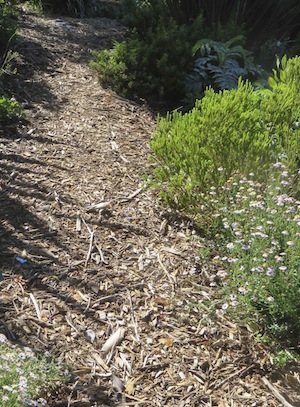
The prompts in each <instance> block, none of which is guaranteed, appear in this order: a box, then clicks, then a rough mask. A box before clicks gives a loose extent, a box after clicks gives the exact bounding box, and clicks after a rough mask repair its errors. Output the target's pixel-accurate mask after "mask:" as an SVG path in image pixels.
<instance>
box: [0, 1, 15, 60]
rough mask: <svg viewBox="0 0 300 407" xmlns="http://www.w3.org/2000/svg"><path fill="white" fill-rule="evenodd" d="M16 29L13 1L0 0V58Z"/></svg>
mask: <svg viewBox="0 0 300 407" xmlns="http://www.w3.org/2000/svg"><path fill="white" fill-rule="evenodd" d="M16 29H17V12H16V8H15V1H7V0H0V58H1V57H3V56H4V54H5V52H6V50H7V44H8V42H9V41H10V40H11V38H12V36H13V35H14V33H15V31H16ZM0 61H1V60H0ZM0 65H1V62H0Z"/></svg>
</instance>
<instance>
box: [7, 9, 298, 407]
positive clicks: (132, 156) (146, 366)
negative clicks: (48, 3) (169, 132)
mask: <svg viewBox="0 0 300 407" xmlns="http://www.w3.org/2000/svg"><path fill="white" fill-rule="evenodd" d="M126 34H127V32H126V29H125V28H124V27H122V26H120V25H119V24H117V23H116V22H115V21H113V20H109V19H88V20H87V19H81V20H79V19H78V20H75V19H70V18H50V17H45V16H36V15H30V14H28V15H24V16H23V19H22V21H21V30H20V33H19V36H18V40H17V43H16V45H15V48H16V50H17V51H18V52H19V57H18V58H17V61H16V63H17V67H18V75H16V76H14V77H12V78H10V80H9V84H8V85H9V87H10V89H11V90H12V91H13V92H14V94H15V95H16V98H17V99H18V100H19V101H20V102H22V103H23V105H24V108H25V111H26V115H27V121H26V122H24V123H23V124H19V125H18V126H17V127H15V126H6V127H5V128H2V129H0V146H1V149H0V159H1V161H0V172H1V179H0V219H1V224H0V238H1V253H0V264H1V271H2V273H3V275H4V281H3V282H2V283H1V291H0V301H1V305H0V331H1V332H2V333H4V334H5V335H6V336H7V337H8V338H9V339H10V340H11V341H17V342H18V343H20V345H24V346H30V347H32V348H34V349H36V350H37V351H41V352H45V351H49V352H50V353H51V355H53V356H54V357H55V358H56V359H58V360H59V361H61V362H63V363H66V364H67V365H68V366H69V367H70V369H71V371H72V375H73V380H72V382H71V383H70V384H68V385H67V386H65V387H64V388H62V389H58V390H57V392H56V393H55V394H48V395H46V397H47V398H48V403H49V404H48V405H49V406H53V407H54V406H56V407H58V406H61V407H64V406H65V407H66V406H87V407H88V406H101V407H102V406H103V407H105V406H145V407H146V406H157V407H158V406H159V407H160V406H170V407H174V406H178V407H179V406H180V407H192V406H206V407H209V406H218V407H227V406H228V407H229V406H230V407H233V406H234V407H238V406H241V407H245V406H249V407H250V406H252V407H254V406H264V407H275V406H276V407H278V406H282V405H283V402H284V400H283V401H279V397H280V395H281V396H282V397H284V399H285V400H286V401H287V400H290V401H291V399H289V397H291V395H292V394H293V393H295V394H297V388H298V390H299V374H298V373H295V372H294V374H292V373H285V376H284V377H283V374H282V375H281V377H280V380H281V381H282V380H283V379H286V380H285V384H284V387H279V385H280V382H279V381H278V378H276V385H277V387H276V388H277V391H278V392H279V393H280V394H276V391H275V389H274V388H272V387H270V386H273V385H275V379H274V378H273V381H272V377H271V376H270V374H269V373H270V372H271V370H270V366H271V365H270V358H269V356H268V354H267V352H266V351H265V349H264V347H263V346H262V345H259V344H257V343H255V341H254V340H253V337H252V334H251V332H250V331H249V329H247V327H243V326H238V325H237V324H235V323H233V322H231V321H229V320H227V319H225V318H221V317H217V316H216V315H215V311H214V303H215V301H216V300H217V295H216V292H215V291H213V289H212V288H211V287H210V285H209V283H210V275H211V274H213V273H215V272H216V265H214V264H213V263H212V264H206V263H205V262H204V261H203V259H202V257H201V252H202V251H203V249H204V248H205V245H206V242H205V240H204V239H203V238H201V236H199V234H198V233H197V229H196V228H195V227H194V225H193V223H192V222H191V221H189V220H186V219H184V218H182V219H181V218H179V217H178V216H175V215H174V214H173V213H172V212H171V211H169V210H168V209H166V208H163V207H161V206H160V204H159V202H158V199H157V196H156V195H155V193H154V192H153V191H150V190H145V189H144V188H143V187H144V175H145V174H150V173H151V169H152V166H153V163H151V162H150V161H149V160H148V156H149V154H150V153H151V151H150V148H149V141H150V138H151V133H152V132H153V131H154V130H155V118H154V115H153V114H152V112H151V111H149V109H147V107H146V106H143V105H141V104H136V103H134V102H131V101H129V100H126V99H122V98H120V97H118V96H117V95H115V94H114V93H113V92H111V91H110V90H107V89H103V88H102V87H101V86H100V85H99V83H98V80H97V76H96V74H95V73H94V72H93V71H92V70H91V69H90V68H89V66H88V64H87V62H88V61H89V59H90V50H91V49H96V50H100V49H104V48H107V47H109V46H110V45H111V44H112V42H113V40H118V39H119V40H120V39H122V38H124V36H126ZM18 258H21V259H24V260H26V262H25V263H24V264H21V263H20V262H19V261H18ZM271 383H273V384H271ZM287 385H289V386H290V387H289V388H288V391H287ZM297 386H298V387H297ZM298 393H299V391H298ZM295 397H296V396H295ZM295 397H294V399H293V403H294V404H293V405H294V406H298V405H300V404H299V399H298V400H296V398H295ZM291 402H292V401H291ZM297 403H298V404H297ZM285 405H288V404H285Z"/></svg>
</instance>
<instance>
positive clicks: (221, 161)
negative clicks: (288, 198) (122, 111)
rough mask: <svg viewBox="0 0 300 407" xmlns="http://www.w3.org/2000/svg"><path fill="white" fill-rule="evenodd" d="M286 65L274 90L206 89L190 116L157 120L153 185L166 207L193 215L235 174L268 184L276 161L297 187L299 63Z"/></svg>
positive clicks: (245, 86) (242, 85)
mask: <svg viewBox="0 0 300 407" xmlns="http://www.w3.org/2000/svg"><path fill="white" fill-rule="evenodd" d="M284 64H285V65H284V68H283V69H282V70H281V72H280V78H279V77H278V75H277V74H275V73H274V78H273V79H270V84H271V85H272V90H270V89H263V90H254V89H253V87H252V85H251V84H249V83H248V82H246V83H244V82H242V81H241V80H240V81H239V85H238V88H237V89H233V90H230V91H227V90H225V91H222V92H219V93H216V92H214V90H213V89H209V90H208V91H207V92H206V94H205V97H204V98H203V99H202V100H199V101H197V102H196V106H195V108H194V109H192V110H191V111H190V112H189V113H186V114H182V113H180V112H175V113H173V114H171V115H168V116H167V118H166V119H160V120H159V122H158V130H157V132H156V133H155V134H154V136H153V139H152V142H151V147H152V149H153V152H154V154H155V156H156V158H157V160H158V166H157V168H156V170H155V172H154V181H153V183H154V184H155V183H156V185H157V186H158V187H159V188H160V189H161V190H162V196H163V198H164V199H166V200H167V202H168V203H169V204H171V205H172V206H174V207H177V208H179V209H184V210H186V211H190V212H193V213H197V212H198V211H199V207H200V208H202V206H203V205H205V199H206V194H207V192H208V191H209V189H210V187H214V188H216V189H218V188H220V187H222V186H223V185H224V182H226V181H227V180H228V179H229V178H230V177H231V176H232V174H234V173H235V172H236V171H239V172H240V173H242V174H243V175H245V176H248V175H249V173H251V172H254V173H255V174H256V177H257V180H258V181H266V180H267V179H268V168H269V166H270V164H271V163H272V162H275V161H276V160H277V159H278V158H280V159H282V160H284V161H285V162H286V163H287V165H288V168H289V170H290V171H291V173H293V174H295V181H297V177H298V178H299V176H298V174H297V173H296V172H297V169H298V168H299V158H300V126H299V117H300V101H299V97H298V90H299V89H300V57H296V58H293V59H291V60H288V61H287V60H284ZM276 78H277V80H276ZM294 188H295V186H294Z"/></svg>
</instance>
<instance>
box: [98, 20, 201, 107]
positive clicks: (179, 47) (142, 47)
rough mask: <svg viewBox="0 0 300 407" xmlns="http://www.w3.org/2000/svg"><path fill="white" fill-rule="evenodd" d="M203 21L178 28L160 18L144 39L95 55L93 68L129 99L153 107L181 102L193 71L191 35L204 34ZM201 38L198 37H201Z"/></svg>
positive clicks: (174, 24) (123, 43)
mask: <svg viewBox="0 0 300 407" xmlns="http://www.w3.org/2000/svg"><path fill="white" fill-rule="evenodd" d="M201 26H202V24H201V17H199V19H198V20H197V21H195V23H194V25H192V26H186V25H180V26H179V25H178V24H177V23H176V22H175V21H174V20H173V19H169V20H167V21H164V20H163V19H160V18H157V22H156V26H155V27H154V28H153V27H150V28H149V29H148V31H147V32H146V33H145V35H144V36H143V37H141V36H140V35H139V34H138V33H137V32H134V33H133V35H132V37H131V38H130V39H129V40H128V41H125V42H121V43H118V42H117V43H115V45H114V47H113V48H112V49H111V50H109V51H108V50H104V51H101V52H100V53H94V54H93V57H94V62H92V66H93V67H94V68H96V69H97V71H98V73H99V78H100V81H101V82H102V83H104V84H106V85H109V86H111V87H112V88H113V89H114V90H116V91H117V92H119V93H121V94H122V95H126V96H134V97H139V98H146V99H147V100H148V101H149V102H150V103H154V104H156V103H159V102H161V101H165V100H167V101H173V102H174V101H176V102H178V101H179V100H180V99H181V98H182V97H183V96H184V92H185V90H184V80H185V74H186V72H187V71H188V69H190V68H191V62H192V43H191V38H192V37H193V36H191V33H192V32H193V33H195V31H196V30H197V31H198V34H201V33H200V32H199V31H200V30H201ZM198 38H199V37H198Z"/></svg>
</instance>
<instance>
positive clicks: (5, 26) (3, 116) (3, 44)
mask: <svg viewBox="0 0 300 407" xmlns="http://www.w3.org/2000/svg"><path fill="white" fill-rule="evenodd" d="M15 6H16V2H15V1H12V0H11V1H4V0H0V122H4V121H8V120H13V119H16V118H19V117H20V116H21V108H20V106H19V104H18V103H17V102H16V101H15V100H14V99H12V98H9V97H6V96H4V90H3V86H2V79H3V76H4V75H6V74H11V73H14V69H13V68H12V61H13V59H14V58H15V56H16V54H15V53H13V52H11V51H10V50H9V46H10V44H11V41H12V39H13V37H14V35H15V32H16V29H17V11H16V7H15Z"/></svg>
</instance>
